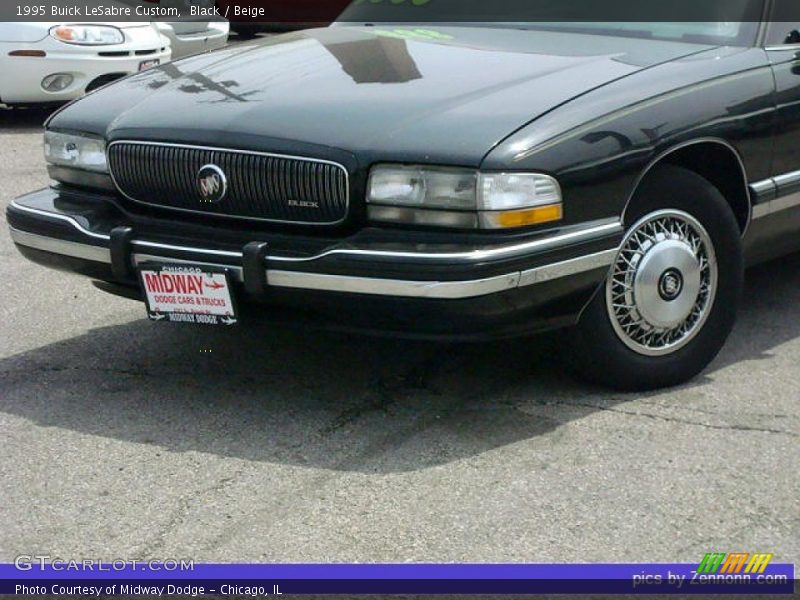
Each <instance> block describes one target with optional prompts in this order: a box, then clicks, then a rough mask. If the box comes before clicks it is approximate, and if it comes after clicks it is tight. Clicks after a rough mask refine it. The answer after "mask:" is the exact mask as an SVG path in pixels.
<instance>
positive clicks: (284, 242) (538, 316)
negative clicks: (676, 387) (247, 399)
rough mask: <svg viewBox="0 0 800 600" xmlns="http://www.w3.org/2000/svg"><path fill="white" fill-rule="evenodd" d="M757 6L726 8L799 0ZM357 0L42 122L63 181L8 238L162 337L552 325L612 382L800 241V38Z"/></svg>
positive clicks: (667, 380) (712, 324) (27, 209)
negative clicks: (276, 328) (426, 13)
mask: <svg viewBox="0 0 800 600" xmlns="http://www.w3.org/2000/svg"><path fill="white" fill-rule="evenodd" d="M631 1H632V0H631ZM715 1H716V0H715ZM720 1H722V0H720ZM766 1H767V0H740V1H738V5H740V7H741V10H742V11H745V10H746V11H753V10H754V11H755V12H756V13H757V14H758V15H761V14H762V10H763V11H766V12H764V13H763V14H770V12H769V11H771V10H772V11H780V10H781V5H782V2H785V3H786V4H787V5H788V4H789V2H790V1H791V2H793V1H794V0H775V1H774V2H773V1H772V0H770V2H769V4H768V5H765V4H764V2H766ZM725 3H726V5H727V6H728V7H730V6H732V4H731V3H730V2H728V0H725ZM452 4H453V6H455V7H459V6H466V5H467V4H468V3H461V2H457V3H452ZM518 4H519V3H518ZM535 4H536V2H535V1H534V2H530V3H528V5H535ZM733 5H734V6H735V5H737V3H736V2H735V3H733ZM371 6H372V5H371V3H363V4H362V3H358V4H357V5H354V6H353V7H352V8H351V9H350V13H349V19H348V21H349V22H348V24H347V25H345V24H343V23H339V24H335V25H334V26H333V27H330V28H326V29H317V30H310V31H306V32H300V33H292V34H288V35H285V36H280V37H276V38H271V39H268V40H262V41H260V42H258V43H254V44H252V45H246V46H241V47H239V48H237V49H228V50H223V51H220V52H217V53H211V54H206V55H202V56H198V57H194V58H190V59H187V60H185V61H180V62H177V63H175V64H172V65H164V66H161V67H158V68H155V69H152V70H149V71H146V72H143V73H141V74H137V75H134V76H131V77H129V78H127V79H125V80H122V81H121V82H118V83H116V84H113V85H111V86H109V87H107V88H105V89H102V90H100V91H98V92H96V93H93V94H90V95H89V96H87V97H86V98H84V99H82V100H79V101H77V102H75V103H73V104H72V105H70V106H68V107H67V108H66V109H64V110H62V111H60V112H58V113H57V114H55V115H54V116H53V117H52V118H51V119H50V121H49V122H48V123H47V130H46V133H45V148H46V155H47V160H48V162H49V171H50V175H51V177H52V179H53V180H54V184H53V185H52V187H50V188H49V189H45V190H41V191H38V192H34V193H32V194H29V195H26V196H23V197H21V198H18V199H16V200H15V201H14V202H13V203H12V204H11V205H10V206H9V207H8V211H7V212H8V222H9V224H10V227H11V236H12V237H13V239H14V241H15V242H16V244H17V247H18V248H19V250H20V251H21V252H22V253H23V254H24V255H25V256H26V257H28V258H30V259H31V260H34V261H36V262H38V263H41V264H45V265H49V266H52V267H56V268H61V269H67V270H70V271H74V272H76V273H80V274H83V275H86V276H88V277H91V278H92V279H94V280H95V281H96V282H97V284H96V285H97V286H98V287H101V288H102V289H104V290H106V291H111V292H115V293H118V294H123V295H128V296H132V297H136V298H140V299H144V300H146V303H147V309H148V314H149V315H150V317H151V318H152V319H155V320H162V321H165V322H167V321H174V320H179V321H183V322H195V323H196V322H205V323H222V324H233V323H236V322H240V323H241V322H247V320H248V319H251V318H256V317H262V318H263V317H268V318H271V319H276V320H292V319H296V318H299V319H303V320H305V321H311V322H318V323H320V324H327V325H334V326H337V327H347V328H352V329H357V330H372V331H381V332H394V333H397V334H409V333H413V334H421V335H429V336H435V337H449V338H456V339H459V338H461V339H468V338H483V337H491V336H501V337H502V336H516V335H524V334H530V333H532V332H536V331H540V330H544V329H552V328H556V327H565V330H564V331H565V335H568V336H570V337H571V340H570V342H571V343H570V346H569V347H570V348H571V349H572V352H573V354H574V356H573V357H572V359H573V360H574V361H575V364H577V365H579V366H580V369H581V371H582V372H583V373H585V374H586V375H587V376H589V377H591V378H593V379H594V380H597V381H601V382H604V383H606V384H609V385H612V386H615V387H620V388H626V389H646V388H653V387H659V386H668V385H673V384H677V383H679V382H682V381H685V380H687V379H689V378H691V377H693V376H694V375H696V374H697V373H698V372H700V371H701V370H702V369H703V368H705V366H706V365H708V363H709V362H710V361H711V360H712V359H713V358H714V357H715V355H716V354H717V353H718V351H719V350H720V348H721V347H722V346H723V344H724V343H725V340H726V338H727V337H728V334H729V333H730V331H731V328H732V326H733V324H734V321H735V318H736V313H737V306H738V304H739V297H740V294H741V290H742V282H743V272H744V269H745V266H746V265H747V264H750V263H753V262H756V261H760V260H765V259H768V258H770V257H774V256H777V255H780V254H781V253H786V252H789V251H792V250H794V249H796V248H797V247H798V246H799V245H800V244H799V242H800V235H799V234H798V232H800V152H798V142H800V136H799V135H798V133H797V130H798V126H800V23H788V22H785V20H776V19H775V17H774V15H773V16H770V19H772V21H765V20H762V21H761V22H754V21H749V20H747V19H741V20H740V21H726V22H702V23H699V22H690V23H661V22H652V23H651V22H648V23H641V22H640V23H635V24H633V23H628V24H626V23H616V22H612V23H597V22H591V23H586V22H581V23H566V22H549V23H542V22H535V23H521V22H515V23H514V24H513V25H508V24H501V23H499V22H498V23H483V24H476V23H470V24H469V25H466V24H465V25H452V24H450V25H444V24H442V25H431V24H429V25H419V26H410V25H408V24H405V25H402V26H399V25H382V24H380V23H375V22H373V23H369V21H370V19H369V11H370V10H373V8H371ZM454 10H456V9H455V8H454ZM359 11H364V13H363V18H360V17H359V15H361V14H362V13H360V12H359ZM347 14H348V13H346V15H347ZM743 14H744V13H743ZM747 14H752V13H747ZM759 18H761V17H760V16H759ZM461 20H463V19H461ZM467 20H469V19H467ZM509 20H510V19H509ZM355 21H361V23H356V22H355Z"/></svg>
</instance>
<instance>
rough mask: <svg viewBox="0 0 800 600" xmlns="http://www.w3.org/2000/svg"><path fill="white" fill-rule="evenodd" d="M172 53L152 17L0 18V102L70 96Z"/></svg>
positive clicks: (53, 100) (54, 99) (61, 99)
mask: <svg viewBox="0 0 800 600" xmlns="http://www.w3.org/2000/svg"><path fill="white" fill-rule="evenodd" d="M171 57H172V49H171V47H170V42H169V39H168V38H167V37H165V36H164V35H162V33H161V32H160V31H159V29H158V27H157V26H156V25H154V24H152V23H146V22H142V23H134V22H131V23H87V24H70V23H37V22H33V23H27V22H0V73H2V77H0V103H2V104H6V105H10V106H14V105H25V104H39V103H56V102H64V101H67V100H72V99H73V98H77V97H79V96H81V95H82V94H84V93H86V92H91V91H92V90H94V89H96V88H98V87H100V86H102V85H105V84H107V83H110V82H111V81H114V80H116V79H119V78H121V77H124V76H125V75H129V74H131V73H136V72H137V71H141V70H143V69H146V68H148V67H152V66H155V65H158V64H162V63H165V62H169V60H170V59H171Z"/></svg>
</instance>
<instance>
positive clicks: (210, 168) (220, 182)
mask: <svg viewBox="0 0 800 600" xmlns="http://www.w3.org/2000/svg"><path fill="white" fill-rule="evenodd" d="M197 191H198V192H200V199H201V201H202V202H208V203H211V204H216V203H217V202H221V201H222V199H223V198H224V197H225V194H227V193H228V178H227V177H225V173H224V172H223V170H222V169H220V168H219V167H218V166H217V165H206V166H205V167H202V168H201V169H200V170H199V171H198V172H197Z"/></svg>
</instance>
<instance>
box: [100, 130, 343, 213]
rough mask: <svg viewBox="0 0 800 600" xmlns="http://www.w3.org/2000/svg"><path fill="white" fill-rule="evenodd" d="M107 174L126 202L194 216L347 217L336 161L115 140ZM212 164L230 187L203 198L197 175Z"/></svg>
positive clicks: (341, 174) (340, 166) (340, 169)
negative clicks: (215, 196)
mask: <svg viewBox="0 0 800 600" xmlns="http://www.w3.org/2000/svg"><path fill="white" fill-rule="evenodd" d="M108 163H109V168H110V170H111V176H112V177H113V179H114V183H115V184H116V186H117V188H118V189H119V190H120V192H121V193H122V194H123V195H124V196H125V197H127V198H128V199H130V200H133V201H135V202H141V203H144V204H149V205H154V206H161V207H164V208H172V209H177V210H183V211H191V212H195V213H203V214H209V215H217V216H222V217H233V218H239V219H253V220H261V221H271V222H278V223H296V224H308V225H333V224H336V223H340V222H341V221H343V220H344V219H345V218H346V217H347V210H348V193H349V190H348V177H347V171H346V169H345V168H344V167H343V166H342V165H339V164H336V163H333V162H328V161H322V160H315V159H306V158H299V157H293V156H283V155H277V154H267V153H257V152H244V151H238V150H227V149H222V148H206V147H199V146H183V145H178V144H155V143H148V142H113V143H112V144H110V145H109V147H108ZM206 165H216V166H217V167H219V168H220V169H222V171H223V172H224V173H225V176H226V177H227V180H228V191H227V194H226V195H225V197H224V198H223V199H222V200H221V201H220V202H218V203H209V202H204V201H203V198H202V196H201V194H200V189H199V181H198V173H199V171H200V170H201V169H202V168H203V167H204V166H206Z"/></svg>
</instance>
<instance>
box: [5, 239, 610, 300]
mask: <svg viewBox="0 0 800 600" xmlns="http://www.w3.org/2000/svg"><path fill="white" fill-rule="evenodd" d="M11 238H12V239H13V240H14V242H15V243H16V244H19V245H21V246H27V247H30V248H35V249H37V250H43V251H46V252H52V253H55V254H62V255H65V256H72V257H75V258H82V259H85V260H91V261H95V262H100V263H106V264H109V265H110V264H111V252H110V251H109V250H108V249H107V248H100V247H98V246H91V245H89V244H81V243H78V242H72V241H65V240H59V239H56V238H51V237H47V236H43V235H38V234H34V233H29V232H27V231H21V230H19V229H14V228H11ZM133 244H134V245H135V244H136V242H135V241H134V242H133ZM616 252H617V250H616V249H611V250H605V251H602V252H597V253H594V254H587V255H586V256H580V257H577V258H573V259H570V260H566V261H561V262H558V263H553V264H550V265H544V266H541V267H537V268H535V269H530V270H527V271H522V272H520V271H516V272H512V273H506V274H503V275H497V276H495V277H489V278H485V279H475V280H466V281H413V280H400V279H381V278H372V277H357V276H351V275H329V274H323V273H307V272H300V271H285V270H280V269H267V270H266V275H267V281H269V286H270V287H282V288H292V289H307V290H318V291H328V292H342V293H351V294H368V295H376V296H398V297H409V298H432V299H435V298H438V299H448V300H454V299H459V298H475V297H478V296H487V295H490V294H494V293H499V292H504V291H508V290H512V289H515V288H518V287H526V286H529V285H535V284H539V283H544V282H546V281H552V280H554V279H559V278H561V277H568V276H571V275H577V274H579V273H584V272H587V271H593V270H595V269H600V268H603V267H607V266H609V265H610V264H611V263H612V262H613V259H614V256H615V255H616ZM150 261H160V262H166V263H190V264H196V265H200V266H214V267H222V268H227V269H229V270H230V271H231V274H232V276H233V278H234V279H235V280H236V281H239V282H243V281H244V269H243V268H242V267H241V266H231V265H225V264H219V263H213V262H202V261H192V260H184V259H175V258H170V257H168V256H158V255H152V254H138V253H134V254H133V255H132V257H131V262H132V265H134V266H135V265H139V264H141V263H144V262H150Z"/></svg>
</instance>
